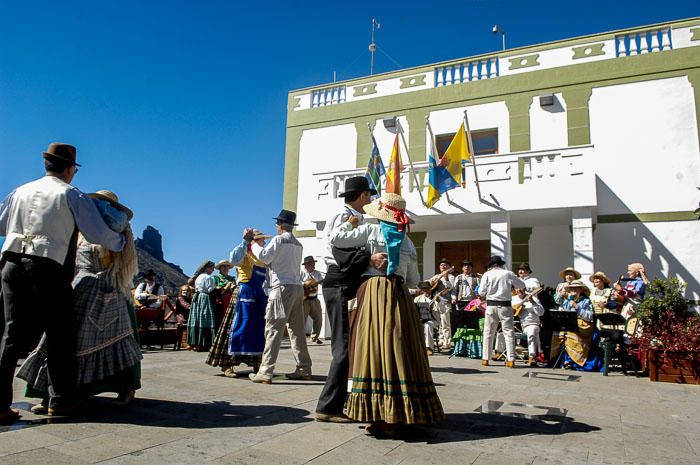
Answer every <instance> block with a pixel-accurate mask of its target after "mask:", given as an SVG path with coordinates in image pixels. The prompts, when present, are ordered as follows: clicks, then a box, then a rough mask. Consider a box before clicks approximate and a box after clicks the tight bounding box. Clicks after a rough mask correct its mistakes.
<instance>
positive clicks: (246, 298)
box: [207, 230, 270, 378]
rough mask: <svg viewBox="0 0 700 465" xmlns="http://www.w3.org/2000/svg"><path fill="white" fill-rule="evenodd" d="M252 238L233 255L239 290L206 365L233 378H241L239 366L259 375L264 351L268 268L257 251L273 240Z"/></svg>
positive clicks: (255, 234) (255, 235) (254, 233)
mask: <svg viewBox="0 0 700 465" xmlns="http://www.w3.org/2000/svg"><path fill="white" fill-rule="evenodd" d="M252 237H253V239H252V241H251V242H250V243H249V242H248V241H246V240H243V241H242V242H241V244H239V245H238V246H237V247H236V248H234V249H233V251H232V252H231V262H232V263H236V264H237V265H238V267H237V270H236V271H237V275H238V287H237V288H236V291H235V293H234V296H233V298H232V299H231V303H230V304H229V306H228V309H227V311H226V314H225V315H224V320H223V322H222V324H221V326H220V327H219V331H218V333H217V335H216V339H215V340H214V344H213V345H212V348H211V350H210V351H209V357H208V358H207V364H209V365H211V366H218V367H221V370H222V371H223V372H224V375H225V376H228V377H230V378H237V377H238V374H237V373H236V371H235V369H234V367H236V366H238V365H240V364H246V365H248V366H249V367H252V368H253V372H257V371H258V367H259V366H260V360H261V359H262V352H263V349H264V348H265V306H266V305H267V296H266V295H265V292H264V290H263V283H264V282H265V278H266V276H267V270H266V268H267V267H266V265H265V264H264V263H263V262H261V261H260V260H259V259H258V258H257V256H256V254H255V253H254V250H255V249H258V248H261V247H263V246H264V245H265V239H268V238H270V236H267V235H264V234H262V233H261V232H260V231H258V230H253V231H252Z"/></svg>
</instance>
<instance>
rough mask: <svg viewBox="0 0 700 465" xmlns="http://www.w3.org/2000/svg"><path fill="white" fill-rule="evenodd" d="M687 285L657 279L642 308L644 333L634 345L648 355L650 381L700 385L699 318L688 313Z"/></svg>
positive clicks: (642, 328)
mask: <svg viewBox="0 0 700 465" xmlns="http://www.w3.org/2000/svg"><path fill="white" fill-rule="evenodd" d="M685 287H686V284H685V283H682V282H680V281H679V280H678V279H676V278H671V279H669V280H663V279H655V280H654V281H652V282H651V283H649V286H648V287H647V297H646V298H645V299H644V300H643V301H642V302H641V303H640V304H639V306H638V307H637V311H636V313H635V317H637V318H639V322H640V324H641V333H638V334H637V335H636V336H635V337H634V338H633V342H634V343H636V344H637V345H638V346H639V348H640V349H641V350H642V353H645V354H646V357H647V367H648V369H649V379H651V380H652V381H664V382H673V383H692V384H700V315H698V314H696V313H694V312H690V311H689V310H688V303H687V301H686V300H685V298H684V297H683V294H684V291H685Z"/></svg>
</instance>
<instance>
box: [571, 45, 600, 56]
mask: <svg viewBox="0 0 700 465" xmlns="http://www.w3.org/2000/svg"><path fill="white" fill-rule="evenodd" d="M603 48H605V44H604V43H602V44H591V45H582V46H580V47H573V48H572V49H571V51H572V52H574V55H573V56H572V57H571V59H572V60H580V59H581V58H589V57H597V56H599V55H605V51H604V50H603Z"/></svg>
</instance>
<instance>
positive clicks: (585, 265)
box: [571, 207, 594, 285]
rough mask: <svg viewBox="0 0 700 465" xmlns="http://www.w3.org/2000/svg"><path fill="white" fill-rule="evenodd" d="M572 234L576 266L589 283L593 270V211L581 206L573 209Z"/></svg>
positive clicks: (582, 277)
mask: <svg viewBox="0 0 700 465" xmlns="http://www.w3.org/2000/svg"><path fill="white" fill-rule="evenodd" d="M571 233H572V234H571V235H572V237H573V249H574V268H576V270H578V272H579V273H581V279H582V280H583V282H584V283H586V285H588V283H589V281H588V277H589V276H590V275H592V274H593V273H594V270H593V212H592V211H591V208H586V207H580V208H573V209H572V210H571Z"/></svg>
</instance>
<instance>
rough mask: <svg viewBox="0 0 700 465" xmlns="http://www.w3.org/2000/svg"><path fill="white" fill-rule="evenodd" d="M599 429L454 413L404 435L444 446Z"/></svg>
mask: <svg viewBox="0 0 700 465" xmlns="http://www.w3.org/2000/svg"><path fill="white" fill-rule="evenodd" d="M599 430H600V428H599V427H598V426H593V425H588V424H586V423H581V422H577V421H575V420H574V419H573V418H571V417H567V416H564V417H560V418H556V419H553V418H548V419H547V420H542V419H540V418H532V417H530V418H527V417H525V416H520V417H518V416H510V415H503V414H501V415H499V414H490V413H475V412H471V413H451V414H448V415H447V418H446V419H445V421H443V422H440V423H437V424H435V425H433V426H415V427H411V428H406V429H405V430H404V431H402V432H401V439H403V440H405V441H406V442H425V443H427V444H441V443H450V442H464V441H475V440H483V439H492V438H505V437H511V436H525V435H531V434H540V435H563V434H567V433H589V432H591V431H599Z"/></svg>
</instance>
